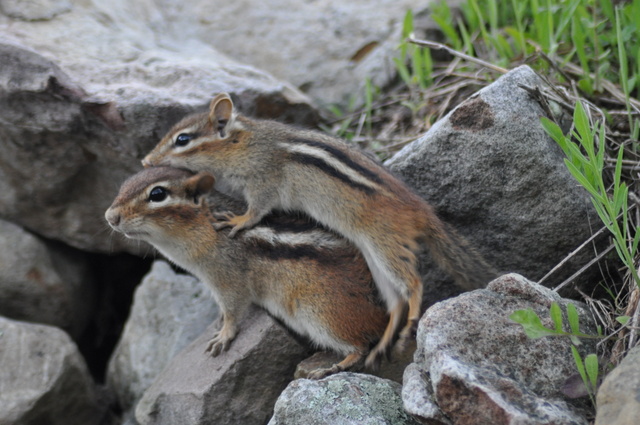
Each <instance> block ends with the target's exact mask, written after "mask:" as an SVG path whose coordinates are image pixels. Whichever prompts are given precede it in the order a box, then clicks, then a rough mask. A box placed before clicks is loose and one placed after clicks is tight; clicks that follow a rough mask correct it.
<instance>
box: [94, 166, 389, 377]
mask: <svg viewBox="0 0 640 425" xmlns="http://www.w3.org/2000/svg"><path fill="white" fill-rule="evenodd" d="M213 185H214V178H213V176H211V175H210V174H208V173H199V174H193V173H191V172H189V171H186V170H180V169H175V168H170V167H158V168H148V169H145V170H143V171H141V172H140V173H138V174H136V175H134V176H133V177H131V178H129V179H128V180H127V181H126V182H125V183H124V184H123V185H122V187H121V189H120V192H119V194H118V195H117V197H116V198H115V200H114V201H113V204H112V205H111V206H110V207H109V209H108V210H107V211H106V213H105V218H106V220H107V222H108V223H109V225H110V226H111V227H112V228H113V229H114V230H116V231H118V232H121V233H123V234H124V235H125V236H126V237H128V238H133V239H140V240H143V241H146V242H148V243H150V244H151V245H153V246H154V247H155V248H156V249H157V250H158V251H159V252H160V253H162V254H163V255H164V256H165V257H167V258H168V259H169V260H171V261H172V262H174V263H175V264H177V265H179V266H180V267H182V268H184V269H185V270H187V271H189V272H191V273H192V274H194V275H195V276H196V277H198V278H199V279H201V280H202V281H203V282H205V283H207V284H208V286H209V287H210V289H211V291H212V292H213V295H214V298H215V299H216V301H217V302H218V304H219V305H220V308H221V310H222V322H223V325H222V328H221V329H220V331H219V332H218V333H217V334H216V335H215V336H214V337H213V339H211V340H210V342H209V343H208V345H207V348H206V351H207V352H209V353H211V354H212V355H213V356H217V355H218V354H219V353H221V352H222V351H224V350H226V349H227V348H228V347H229V345H230V344H231V342H232V341H233V339H234V338H235V336H236V334H237V332H238V329H237V325H238V323H239V320H240V319H241V318H242V317H243V315H244V313H245V311H246V310H247V308H248V307H249V305H250V304H252V303H253V304H256V305H258V306H260V307H262V308H264V309H265V310H267V311H268V312H269V313H270V314H271V315H273V316H275V317H276V318H279V319H280V320H282V321H283V322H284V323H285V324H286V325H287V326H288V327H289V328H291V329H292V330H294V331H295V332H297V333H298V334H301V335H304V336H306V337H308V338H309V339H310V340H311V341H312V342H313V343H315V344H316V345H318V346H320V347H325V348H329V349H331V350H334V351H336V352H338V353H342V354H344V355H345V356H346V357H345V358H344V360H342V361H341V362H339V363H337V364H335V365H333V366H332V367H331V368H327V369H318V370H316V371H314V372H313V373H312V374H311V375H310V378H316V379H318V378H322V377H324V376H327V375H329V374H332V373H336V372H339V371H342V370H346V369H349V368H351V367H353V366H354V365H356V364H358V363H360V362H361V360H362V359H363V358H364V356H365V355H366V354H367V353H368V352H369V350H370V348H371V346H372V345H373V344H374V343H376V342H377V341H379V340H380V338H381V336H382V334H383V333H384V330H385V327H386V324H387V320H388V317H387V314H386V309H385V307H384V303H383V302H382V300H381V299H380V298H379V296H378V294H377V291H376V287H375V284H374V283H373V278H372V276H371V273H370V272H369V270H368V268H367V265H366V262H365V261H364V259H363V258H362V256H361V255H360V252H359V251H358V250H357V248H356V247H354V246H353V245H352V244H350V243H349V242H348V241H347V240H345V239H343V238H340V237H338V236H337V235H335V234H334V233H332V232H330V231H327V230H325V229H323V228H321V227H319V226H318V225H317V224H315V223H313V222H311V221H310V220H308V219H306V220H301V219H295V218H291V217H275V218H270V219H269V220H267V221H266V222H265V223H264V224H261V225H259V226H256V227H254V228H253V229H251V230H249V231H247V232H243V233H242V234H241V235H239V236H238V237H236V238H231V237H229V232H228V231H227V230H224V231H222V230H216V229H215V227H214V224H215V222H216V219H215V218H214V217H213V215H212V213H211V211H210V208H209V206H208V205H207V200H206V199H205V196H204V195H205V194H207V193H208V192H209V191H210V190H211V188H212V187H213Z"/></svg>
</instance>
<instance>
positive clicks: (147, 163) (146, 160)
mask: <svg viewBox="0 0 640 425" xmlns="http://www.w3.org/2000/svg"><path fill="white" fill-rule="evenodd" d="M142 166H143V167H144V168H149V167H153V163H152V162H151V160H150V159H149V157H148V156H147V157H146V158H144V159H143V160H142Z"/></svg>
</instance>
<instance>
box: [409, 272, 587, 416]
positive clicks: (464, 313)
mask: <svg viewBox="0 0 640 425" xmlns="http://www.w3.org/2000/svg"><path fill="white" fill-rule="evenodd" d="M553 301H556V302H558V303H559V304H560V306H561V308H562V310H563V311H565V307H566V304H567V300H565V299H562V298H561V297H559V296H558V295H557V294H556V293H555V292H553V291H551V290H550V289H547V288H545V287H543V286H541V285H538V284H535V283H533V282H530V281H528V280H526V279H525V278H523V277H522V276H519V275H516V274H509V275H505V276H502V277H500V278H498V279H496V280H495V281H493V282H492V283H490V284H489V286H488V287H487V289H482V290H476V291H473V292H469V293H466V294H462V295H460V296H458V297H456V298H453V299H449V300H446V301H443V302H440V303H437V304H435V305H433V306H432V307H431V308H430V309H429V310H427V312H426V313H425V315H424V316H423V317H422V319H421V320H420V324H419V326H418V336H417V342H418V348H417V350H416V354H415V356H414V359H415V363H414V364H413V365H411V366H410V368H408V369H407V371H406V372H405V380H404V388H403V401H404V406H405V408H406V410H407V411H408V412H410V413H411V414H413V415H416V416H418V417H420V418H424V419H425V420H431V421H437V420H440V419H439V418H441V417H442V415H445V416H446V417H447V418H449V419H450V420H451V422H452V423H455V424H461V425H462V424H476V423H491V424H495V425H500V424H515V423H518V424H556V423H562V424H586V423H587V421H586V419H584V417H585V416H584V415H585V414H586V411H585V410H583V408H584V404H583V402H582V401H580V400H569V399H568V398H567V397H565V396H564V395H563V394H562V393H561V388H562V386H563V384H564V383H565V382H566V380H567V379H568V378H569V377H570V376H572V375H574V374H575V373H576V369H575V364H574V360H573V356H572V354H571V348H570V345H571V343H570V341H569V339H568V338H540V339H535V340H534V339H529V338H527V337H526V335H525V334H524V332H523V330H522V328H521V326H520V325H517V324H516V323H514V322H512V321H511V320H510V319H509V318H508V316H509V315H510V314H511V313H513V312H514V311H516V310H521V309H528V308H531V309H533V311H535V312H536V313H537V314H538V316H540V317H541V319H542V322H543V324H544V325H545V326H548V327H553V324H552V322H551V319H550V318H549V307H550V305H551V303H552V302H553ZM574 304H576V307H577V308H578V312H579V314H580V323H581V330H582V331H583V332H585V333H591V334H595V328H594V324H593V321H592V319H591V316H590V315H589V313H588V312H587V310H586V309H585V308H584V307H583V306H582V305H581V304H579V303H574ZM584 342H585V343H584V344H583V345H582V346H581V348H580V351H581V354H582V355H583V356H584V355H585V354H586V353H590V352H595V345H594V343H593V342H587V341H584ZM421 389H422V390H421ZM438 409H439V410H440V412H438ZM434 423H439V422H434ZM441 423H447V422H445V421H441Z"/></svg>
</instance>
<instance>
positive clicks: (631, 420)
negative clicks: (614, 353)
mask: <svg viewBox="0 0 640 425" xmlns="http://www.w3.org/2000/svg"><path fill="white" fill-rule="evenodd" d="M596 404H597V409H596V425H635V424H637V423H638V418H640V346H636V347H635V348H633V349H631V351H629V353H628V354H627V356H626V357H625V358H624V359H623V360H622V362H620V364H619V365H618V366H617V367H616V368H615V369H613V371H611V372H610V373H609V374H608V375H607V377H606V378H605V379H604V381H603V382H602V385H600V388H599V389H598V394H597V397H596Z"/></svg>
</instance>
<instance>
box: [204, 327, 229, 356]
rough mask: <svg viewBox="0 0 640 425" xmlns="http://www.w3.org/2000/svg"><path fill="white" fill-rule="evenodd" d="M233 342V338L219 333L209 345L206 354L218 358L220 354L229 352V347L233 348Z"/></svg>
mask: <svg viewBox="0 0 640 425" xmlns="http://www.w3.org/2000/svg"><path fill="white" fill-rule="evenodd" d="M231 341H233V337H229V336H225V335H224V334H223V332H222V331H220V332H218V333H217V334H216V335H215V336H214V337H213V338H211V340H209V343H208V344H207V348H206V350H205V351H204V352H205V353H209V354H211V356H213V357H216V356H217V355H218V354H220V353H222V352H223V351H227V350H228V349H229V346H231Z"/></svg>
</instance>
